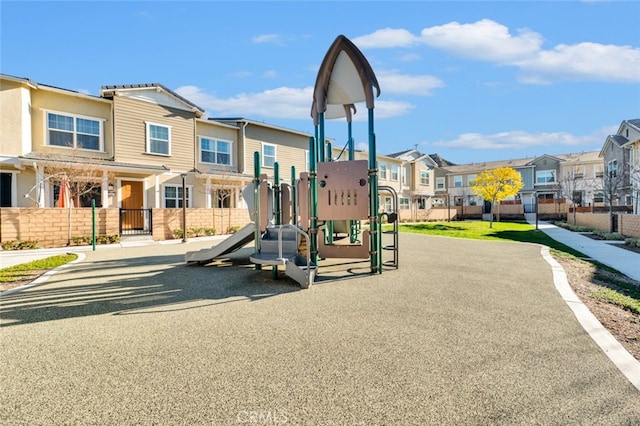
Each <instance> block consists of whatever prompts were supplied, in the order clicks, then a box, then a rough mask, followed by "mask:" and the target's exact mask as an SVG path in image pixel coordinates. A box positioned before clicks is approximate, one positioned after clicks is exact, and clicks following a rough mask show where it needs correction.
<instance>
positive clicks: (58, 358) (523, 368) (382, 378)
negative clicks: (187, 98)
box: [0, 234, 640, 425]
mask: <svg viewBox="0 0 640 426" xmlns="http://www.w3.org/2000/svg"><path fill="white" fill-rule="evenodd" d="M207 245H210V243H207V242H204V243H203V242H194V243H189V244H187V245H186V246H185V245H180V244H173V245H164V246H161V245H152V246H146V247H129V248H122V249H118V250H97V251H95V252H87V253H86V259H85V260H84V261H82V262H79V263H76V264H74V265H73V266H72V267H69V268H66V269H64V270H63V271H61V272H60V273H58V274H55V275H54V276H52V277H51V278H50V280H49V281H48V282H47V283H46V284H45V285H42V286H38V287H34V288H30V289H28V290H25V291H22V292H18V293H14V294H12V295H8V296H5V297H2V298H0V303H1V306H0V314H1V315H0V325H2V326H3V327H2V328H1V329H0V333H1V337H2V339H1V340H2V345H1V346H0V359H2V363H0V377H2V392H0V423H2V424H12V425H21V424H24V425H57V424H82V425H89V424H118V425H133V424H135V425H145V424H163V425H173V424H189V425H200V424H203V425H211V424H215V425H218V424H238V423H242V424H295V425H323V424H340V425H357V424H362V425H382V424H385V425H387V424H403V425H411V424H415V425H425V424H438V425H442V424H444V425H485V424H486V425H496V424H497V425H513V424H563V425H566V424H620V425H623V424H629V425H631V424H639V423H640V392H638V391H637V390H636V389H635V388H634V387H633V386H632V385H631V383H630V382H629V381H628V380H627V379H626V378H625V377H624V376H623V375H622V374H621V373H620V371H619V370H618V369H617V368H616V367H615V366H614V365H613V363H612V362H611V361H610V360H609V359H608V357H607V356H606V354H605V353H604V352H603V351H602V350H600V349H599V348H598V346H597V345H596V344H595V343H594V341H593V340H592V339H591V338H590V337H589V335H588V334H587V333H586V332H585V331H584V329H583V328H582V327H581V326H580V325H579V324H578V322H577V321H576V319H575V316H574V315H573V313H572V311H571V310H570V309H569V308H568V307H567V305H566V304H565V302H564V301H563V300H562V299H561V297H559V295H558V292H557V291H556V289H555V287H554V284H553V274H552V270H551V268H550V267H549V265H548V264H547V263H546V261H545V260H544V259H543V258H542V257H541V255H540V248H539V247H538V246H536V245H532V244H517V243H510V242H493V241H472V240H461V239H453V238H439V237H429V236H422V235H412V234H402V235H401V236H400V247H401V250H400V269H399V270H397V271H395V270H391V271H385V272H384V273H383V274H381V275H369V274H367V275H362V276H356V277H353V278H350V279H346V277H348V276H350V274H351V273H352V272H357V271H361V270H366V264H365V266H363V265H362V264H359V263H354V262H346V263H344V264H341V265H333V266H332V267H327V268H323V267H322V265H321V269H320V275H319V280H318V282H317V283H316V284H315V285H314V286H312V288H311V289H309V290H304V291H303V290H299V289H298V287H297V286H296V285H295V284H294V283H293V282H292V281H291V280H289V279H286V278H283V279H282V280H278V281H273V280H272V279H271V273H270V271H268V270H265V271H256V270H255V269H254V267H253V265H251V264H248V262H247V254H246V253H245V252H244V250H241V251H240V252H238V253H236V254H234V255H232V256H230V258H229V259H227V260H225V261H220V262H216V263H214V264H213V265H211V266H208V267H202V266H195V265H190V266H188V265H185V264H184V261H183V260H184V252H185V251H187V250H194V249H198V248H201V247H206V246H207ZM444 271H446V273H445V272H444Z"/></svg>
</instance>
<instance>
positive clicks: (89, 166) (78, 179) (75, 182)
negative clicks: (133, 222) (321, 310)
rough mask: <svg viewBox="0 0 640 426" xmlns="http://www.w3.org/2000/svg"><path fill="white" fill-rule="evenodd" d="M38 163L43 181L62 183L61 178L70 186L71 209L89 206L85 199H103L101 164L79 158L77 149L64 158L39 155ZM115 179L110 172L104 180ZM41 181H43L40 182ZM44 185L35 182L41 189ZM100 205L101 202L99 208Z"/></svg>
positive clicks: (69, 233) (69, 215)
mask: <svg viewBox="0 0 640 426" xmlns="http://www.w3.org/2000/svg"><path fill="white" fill-rule="evenodd" d="M39 157H40V160H38V163H39V164H40V165H41V166H42V167H43V170H44V173H45V175H48V176H47V177H45V180H48V181H50V182H54V183H55V182H61V181H62V178H63V177H66V178H67V181H68V183H69V188H68V189H69V198H70V199H71V202H72V205H73V207H89V206H88V205H84V204H86V203H83V201H85V200H90V199H91V198H93V199H98V200H100V201H101V200H102V198H101V197H102V195H101V193H100V192H101V191H100V190H101V188H102V181H103V178H104V174H105V167H104V164H102V163H101V161H100V160H99V159H96V158H91V157H85V156H82V155H80V152H79V150H78V149H73V150H71V151H70V152H69V153H67V154H66V155H61V154H58V153H46V154H41V155H40V156H39ZM113 178H114V173H113V172H108V173H107V180H108V181H109V180H111V179H113ZM43 181H44V180H43ZM42 183H43V182H36V185H37V186H40V185H41V184H42ZM101 204H102V203H101V202H100V205H101ZM68 210H69V213H68V231H67V239H68V241H67V244H70V243H71V210H72V209H71V208H69V209H68Z"/></svg>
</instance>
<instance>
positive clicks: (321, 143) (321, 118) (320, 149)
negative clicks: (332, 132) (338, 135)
mask: <svg viewBox="0 0 640 426" xmlns="http://www.w3.org/2000/svg"><path fill="white" fill-rule="evenodd" d="M318 120H319V123H320V129H319V130H320V133H319V135H318V153H317V154H320V158H319V159H318V157H316V159H318V161H320V162H322V163H324V161H325V160H324V153H325V146H324V112H321V113H320V114H318ZM317 154H316V155H317Z"/></svg>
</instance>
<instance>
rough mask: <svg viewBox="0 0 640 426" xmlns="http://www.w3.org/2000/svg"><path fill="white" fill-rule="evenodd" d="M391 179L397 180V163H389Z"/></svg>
mask: <svg viewBox="0 0 640 426" xmlns="http://www.w3.org/2000/svg"><path fill="white" fill-rule="evenodd" d="M391 180H394V181H397V180H398V165H397V164H392V165H391Z"/></svg>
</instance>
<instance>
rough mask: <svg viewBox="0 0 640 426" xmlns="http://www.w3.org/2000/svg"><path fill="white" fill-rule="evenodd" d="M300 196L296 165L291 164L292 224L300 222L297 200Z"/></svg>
mask: <svg viewBox="0 0 640 426" xmlns="http://www.w3.org/2000/svg"><path fill="white" fill-rule="evenodd" d="M297 198H298V191H297V189H296V166H291V224H292V225H297V224H298V208H297V206H296V201H297Z"/></svg>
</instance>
